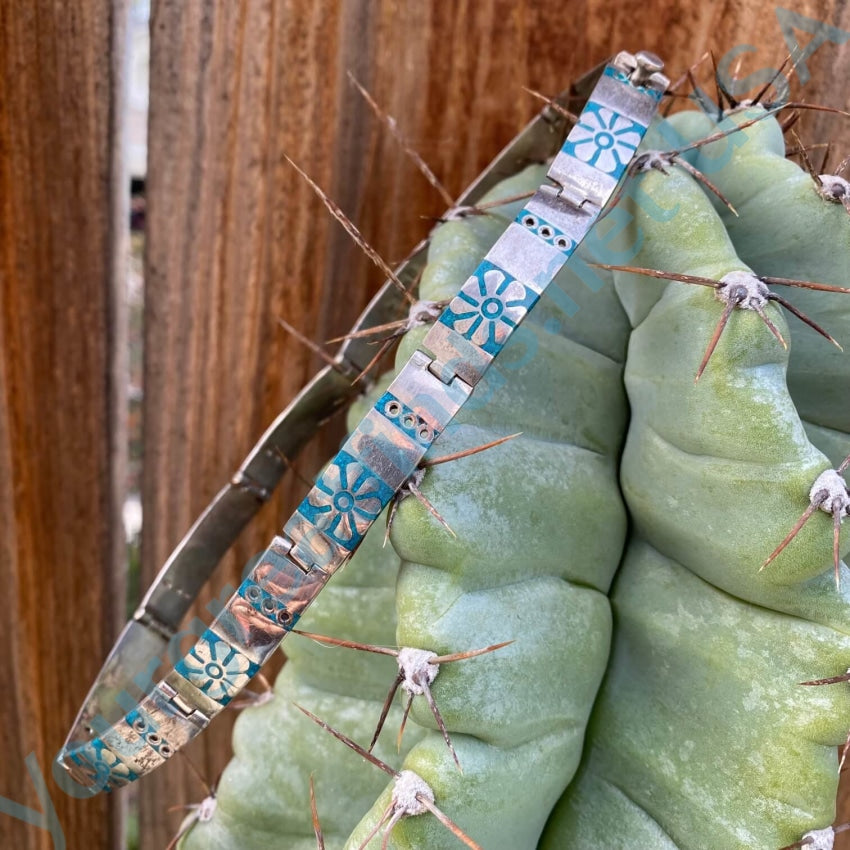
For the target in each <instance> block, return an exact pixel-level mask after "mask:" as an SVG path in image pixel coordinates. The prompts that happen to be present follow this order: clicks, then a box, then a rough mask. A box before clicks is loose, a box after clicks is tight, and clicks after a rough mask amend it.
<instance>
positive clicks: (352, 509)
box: [298, 451, 393, 549]
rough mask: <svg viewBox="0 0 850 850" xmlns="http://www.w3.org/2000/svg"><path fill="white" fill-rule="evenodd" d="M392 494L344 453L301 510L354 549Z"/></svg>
mask: <svg viewBox="0 0 850 850" xmlns="http://www.w3.org/2000/svg"><path fill="white" fill-rule="evenodd" d="M392 495H393V491H392V489H391V488H390V487H388V486H387V484H385V483H384V482H383V481H382V480H381V479H380V478H378V476H377V475H375V473H374V472H372V470H371V469H369V468H368V467H367V466H366V465H365V464H364V463H362V462H361V461H359V460H357V459H356V458H355V457H353V456H352V455H350V454H348V453H347V452H344V451H341V452H339V454H337V456H336V457H335V458H334V459H333V461H332V462H331V464H330V465H329V466H328V468H327V469H326V470H325V473H324V474H323V475H322V477H321V478H320V479H319V481H318V482H317V483H316V486H315V487H314V488H313V489H312V490H311V491H310V493H308V494H307V498H306V499H305V500H304V501H303V502H302V503H301V505H300V506H299V508H298V510H299V512H300V513H301V514H303V515H304V516H305V517H307V519H309V520H310V522H312V523H313V525H315V526H316V528H318V529H319V530H320V531H322V532H323V533H324V534H326V535H327V536H328V537H330V538H331V539H333V540H336V541H337V542H338V543H340V544H342V545H343V546H345V547H346V548H347V549H353V548H354V547H355V546H356V545H357V543H358V542H359V541H360V539H361V538H362V537H363V535H364V534H365V533H366V532H367V531H368V530H369V526H371V525H372V523H373V522H374V521H375V520H376V519H377V518H378V515H379V514H380V513H381V511H382V510H383V509H384V507H385V505H386V504H387V503H388V502H389V500H390V499H391V498H392Z"/></svg>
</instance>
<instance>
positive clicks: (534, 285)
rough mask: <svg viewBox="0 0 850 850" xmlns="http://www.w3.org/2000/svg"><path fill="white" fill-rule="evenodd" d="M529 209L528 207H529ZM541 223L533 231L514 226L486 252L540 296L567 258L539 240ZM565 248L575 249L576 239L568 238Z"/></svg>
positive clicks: (488, 256) (556, 249) (496, 263)
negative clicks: (573, 247) (538, 230)
mask: <svg viewBox="0 0 850 850" xmlns="http://www.w3.org/2000/svg"><path fill="white" fill-rule="evenodd" d="M526 209H528V205H526ZM539 227H540V222H539V220H538V221H536V222H535V228H534V229H532V227H530V226H529V225H527V224H517V223H516V222H511V224H510V225H509V226H508V229H507V230H506V231H505V233H504V235H503V236H502V238H501V239H499V240H498V242H496V244H495V245H494V246H493V247H492V248H491V249H490V250H489V251H488V252H487V257H486V259H488V260H489V261H490V262H491V263H493V264H495V265H497V266H499V267H500V268H502V269H504V270H505V271H506V272H508V274H510V275H512V276H513V277H515V278H517V279H518V280H521V281H522V282H523V283H524V284H525V285H526V286H528V287H529V288H530V289H532V290H533V291H534V293H535V294H536V295H539V294H540V293H541V292H543V290H544V289H545V288H546V286H547V284H548V283H549V282H550V281H551V280H552V278H553V277H555V275H556V274H557V273H558V272H559V271H560V270H561V267H562V266H563V265H564V263H566V261H567V254H566V253H564V250H561V249H559V248H557V247H555V245H554V244H553V243H550V242H547V241H544V240H543V239H542V238H540V234H539V233H538V232H537V229H539ZM564 239H565V242H566V243H568V244H565V245H564V248H565V249H566V248H572V246H573V245H574V244H575V242H576V241H577V239H575V238H573V237H570V236H565V237H564Z"/></svg>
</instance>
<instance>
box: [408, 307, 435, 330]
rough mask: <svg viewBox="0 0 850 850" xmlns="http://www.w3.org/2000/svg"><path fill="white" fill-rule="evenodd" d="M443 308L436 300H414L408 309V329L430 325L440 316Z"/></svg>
mask: <svg viewBox="0 0 850 850" xmlns="http://www.w3.org/2000/svg"><path fill="white" fill-rule="evenodd" d="M442 312H443V308H442V307H441V306H440V304H438V303H437V302H436V301H414V302H413V303H412V304H411V305H410V309H409V310H408V311H407V324H406V325H405V329H406V330H411V329H412V328H418V327H419V326H420V325H428V324H430V323H431V322H434V321H436V320H437V319H438V318H439V317H440V313H442Z"/></svg>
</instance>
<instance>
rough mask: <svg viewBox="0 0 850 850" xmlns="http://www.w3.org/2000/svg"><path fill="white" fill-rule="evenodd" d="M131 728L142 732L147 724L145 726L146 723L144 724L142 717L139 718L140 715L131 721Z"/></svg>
mask: <svg viewBox="0 0 850 850" xmlns="http://www.w3.org/2000/svg"><path fill="white" fill-rule="evenodd" d="M133 728H134V729H135V730H136V731H137V732H144V731H145V729H146V728H147V726H146V724H145V721H144V720H142V718H141V717H137V718H136V719H135V720H134V721H133Z"/></svg>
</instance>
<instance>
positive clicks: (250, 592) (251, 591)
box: [246, 587, 260, 601]
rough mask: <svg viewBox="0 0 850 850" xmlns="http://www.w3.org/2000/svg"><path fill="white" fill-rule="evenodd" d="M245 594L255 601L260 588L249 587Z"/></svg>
mask: <svg viewBox="0 0 850 850" xmlns="http://www.w3.org/2000/svg"><path fill="white" fill-rule="evenodd" d="M246 595H247V597H248V598H249V599H252V600H254V601H256V600H257V599H259V598H260V588H259V587H249V588H248V590H247V592H246Z"/></svg>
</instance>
